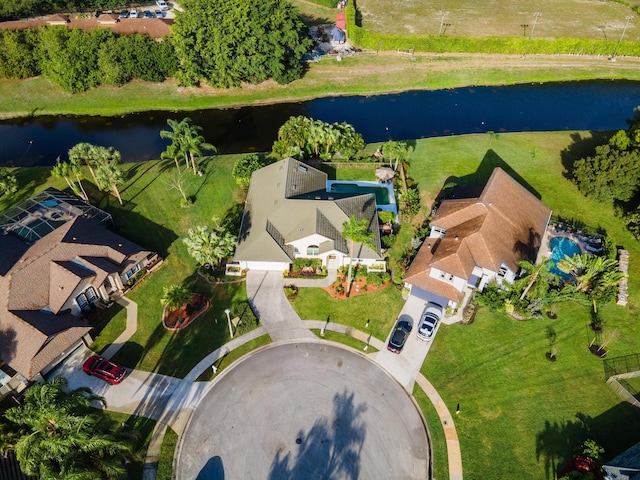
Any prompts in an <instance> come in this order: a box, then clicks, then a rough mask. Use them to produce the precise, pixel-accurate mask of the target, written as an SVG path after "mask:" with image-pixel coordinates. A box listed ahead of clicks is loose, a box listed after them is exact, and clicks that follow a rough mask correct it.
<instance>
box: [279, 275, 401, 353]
mask: <svg viewBox="0 0 640 480" xmlns="http://www.w3.org/2000/svg"><path fill="white" fill-rule="evenodd" d="M291 304H292V305H293V308H294V309H295V310H296V312H297V313H298V315H300V318H302V319H303V320H326V319H327V318H329V319H330V321H331V322H334V323H340V324H342V325H349V326H351V327H353V328H356V329H358V330H362V331H366V330H365V324H366V323H367V319H369V320H371V322H370V324H369V331H371V334H372V335H373V336H374V337H376V338H377V339H379V340H382V341H385V340H386V338H387V335H388V334H389V331H391V327H392V326H393V324H394V322H395V320H396V318H397V317H398V314H399V313H400V310H402V306H403V305H404V301H403V300H402V296H401V295H400V291H399V290H398V289H397V288H395V287H393V286H389V287H387V288H385V289H384V290H380V291H379V292H375V293H369V294H366V295H358V296H356V297H351V298H350V299H349V300H335V299H333V298H331V296H330V295H329V294H328V293H327V292H325V291H324V290H322V289H321V288H301V289H300V290H298V296H297V297H296V298H295V299H293V300H291Z"/></svg>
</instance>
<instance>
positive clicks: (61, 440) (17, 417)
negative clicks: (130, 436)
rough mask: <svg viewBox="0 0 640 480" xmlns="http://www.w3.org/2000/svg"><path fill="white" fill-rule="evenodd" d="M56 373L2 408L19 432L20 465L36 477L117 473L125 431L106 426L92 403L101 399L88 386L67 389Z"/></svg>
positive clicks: (112, 475) (124, 450) (125, 448)
mask: <svg viewBox="0 0 640 480" xmlns="http://www.w3.org/2000/svg"><path fill="white" fill-rule="evenodd" d="M66 387H67V381H66V379H64V378H56V379H54V380H52V381H51V382H48V383H42V384H37V385H34V386H33V387H31V388H29V390H27V392H26V393H25V397H24V405H23V406H20V407H13V408H10V409H8V410H7V411H6V412H5V417H6V418H7V419H8V420H9V421H11V422H13V423H15V424H17V425H18V426H19V427H20V429H21V431H20V437H19V439H18V440H17V441H16V442H15V445H14V447H15V451H16V457H17V458H18V462H19V463H20V467H21V468H22V470H23V471H24V472H25V473H26V474H27V475H39V476H40V477H41V478H74V479H75V478H78V479H95V478H120V477H121V476H122V475H123V474H124V473H125V471H124V468H123V467H122V459H123V457H128V456H130V454H131V448H130V446H129V445H128V444H127V442H125V441H124V440H125V438H124V436H122V435H120V434H118V433H113V432H111V431H110V429H111V426H110V420H109V419H108V418H107V417H105V416H104V414H103V413H102V411H101V410H96V409H94V408H91V403H92V402H94V401H98V402H101V403H104V399H103V398H102V397H99V396H96V395H94V394H93V393H92V392H91V390H89V389H88V388H78V389H76V390H72V391H70V392H66V391H65V390H66Z"/></svg>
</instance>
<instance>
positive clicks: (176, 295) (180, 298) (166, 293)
mask: <svg viewBox="0 0 640 480" xmlns="http://www.w3.org/2000/svg"><path fill="white" fill-rule="evenodd" d="M190 301H191V292H190V291H189V290H188V289H187V288H186V287H183V286H181V285H169V286H168V287H163V289H162V298H161V299H160V303H161V304H162V305H166V306H167V308H169V310H170V311H174V310H177V309H179V308H180V307H181V306H182V305H184V304H185V303H189V302H190Z"/></svg>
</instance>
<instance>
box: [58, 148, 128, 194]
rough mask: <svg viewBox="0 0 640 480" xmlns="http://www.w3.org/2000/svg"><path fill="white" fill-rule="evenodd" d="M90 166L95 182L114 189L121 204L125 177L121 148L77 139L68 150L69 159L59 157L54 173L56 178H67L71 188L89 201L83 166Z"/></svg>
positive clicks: (103, 188) (102, 187)
mask: <svg viewBox="0 0 640 480" xmlns="http://www.w3.org/2000/svg"><path fill="white" fill-rule="evenodd" d="M85 165H86V166H87V167H88V169H89V172H90V173H91V177H92V178H93V181H94V183H95V184H96V185H97V186H98V188H100V189H101V190H109V189H111V190H112V191H113V193H114V195H115V196H116V198H117V199H118V201H119V202H120V205H122V197H121V196H120V190H119V189H118V186H119V185H122V184H123V183H124V181H125V180H126V169H125V168H124V165H123V164H122V158H121V156H120V152H118V151H117V150H115V149H114V148H113V147H109V148H106V147H101V146H98V145H91V144H90V143H78V144H77V145H75V146H73V147H72V148H71V149H70V150H69V161H68V162H65V161H61V160H60V158H59V157H58V161H57V163H56V165H55V166H54V167H53V169H52V170H51V174H52V175H53V176H54V177H56V178H64V179H65V181H66V182H67V185H68V186H69V188H71V190H72V191H73V192H74V193H75V194H76V195H78V196H79V197H81V198H83V199H84V200H85V201H89V197H88V196H87V193H86V191H85V190H84V187H83V185H82V178H83V175H82V170H81V168H80V167H81V166H85Z"/></svg>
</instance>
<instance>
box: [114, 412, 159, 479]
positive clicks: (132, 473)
mask: <svg viewBox="0 0 640 480" xmlns="http://www.w3.org/2000/svg"><path fill="white" fill-rule="evenodd" d="M155 425H156V421H155V420H152V419H150V418H144V417H139V416H135V415H130V416H129V418H127V420H125V421H124V422H123V424H121V425H120V426H119V429H120V430H121V431H122V432H124V433H130V434H131V436H132V445H133V455H134V458H133V459H132V460H131V463H128V464H127V473H128V477H127V478H130V479H136V478H139V479H142V478H143V470H144V463H145V459H146V455H147V448H148V446H149V442H150V440H151V434H152V433H153V429H154V427H155Z"/></svg>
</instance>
